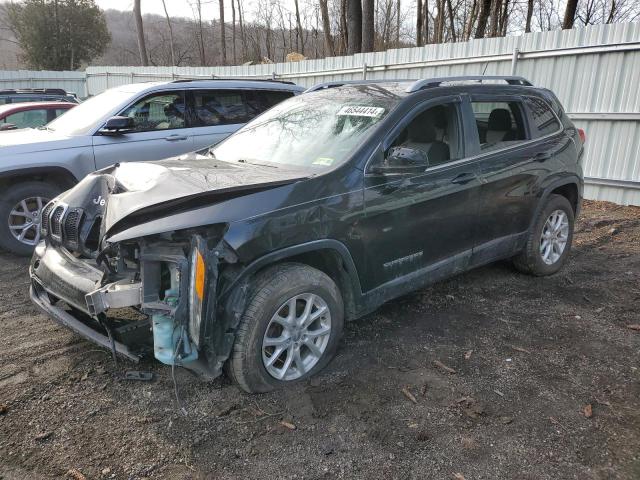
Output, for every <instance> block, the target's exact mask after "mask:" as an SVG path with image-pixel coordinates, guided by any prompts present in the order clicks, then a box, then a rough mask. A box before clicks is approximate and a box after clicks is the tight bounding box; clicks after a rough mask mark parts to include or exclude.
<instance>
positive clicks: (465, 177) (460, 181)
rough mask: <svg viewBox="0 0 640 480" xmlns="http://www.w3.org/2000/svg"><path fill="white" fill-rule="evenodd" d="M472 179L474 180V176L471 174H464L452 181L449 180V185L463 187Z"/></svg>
mask: <svg viewBox="0 0 640 480" xmlns="http://www.w3.org/2000/svg"><path fill="white" fill-rule="evenodd" d="M474 178H476V176H475V175H474V174H473V173H470V172H465V173H461V174H460V175H458V176H457V177H455V178H453V180H451V183H455V184H456V185H464V184H465V183H469V182H470V181H471V180H473V179H474Z"/></svg>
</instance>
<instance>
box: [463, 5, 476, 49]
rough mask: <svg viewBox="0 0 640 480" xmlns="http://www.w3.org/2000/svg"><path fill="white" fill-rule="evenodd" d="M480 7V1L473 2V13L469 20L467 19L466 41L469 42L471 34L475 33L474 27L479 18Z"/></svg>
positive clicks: (470, 13) (470, 14)
mask: <svg viewBox="0 0 640 480" xmlns="http://www.w3.org/2000/svg"><path fill="white" fill-rule="evenodd" d="M479 8H480V6H479V3H478V0H473V3H472V4H471V12H469V18H468V19H467V25H466V27H465V31H464V39H465V40H469V39H470V38H471V34H472V32H473V26H474V25H475V23H476V18H477V17H478V10H479Z"/></svg>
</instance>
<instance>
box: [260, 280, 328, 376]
mask: <svg viewBox="0 0 640 480" xmlns="http://www.w3.org/2000/svg"><path fill="white" fill-rule="evenodd" d="M330 336H331V312H330V311H329V307H328V305H327V302H325V301H324V299H322V297H320V296H319V295H316V294H313V293H303V294H300V295H296V296H294V297H292V298H290V299H289V300H287V301H286V302H284V303H283V304H282V305H281V306H280V307H279V308H278V309H277V310H276V312H275V313H274V314H273V317H271V320H270V322H269V324H268V325H267V329H266V331H265V334H264V338H263V340H262V362H263V364H264V366H265V368H266V370H267V372H268V373H269V374H270V375H271V376H272V377H274V378H276V379H277V380H285V381H288V380H295V379H297V378H300V377H301V376H303V375H304V374H305V373H307V372H308V371H309V370H311V369H312V368H313V367H314V366H315V365H316V364H317V363H318V361H319V360H320V358H321V357H322V355H323V354H324V351H325V350H326V348H327V345H328V344H329V337H330Z"/></svg>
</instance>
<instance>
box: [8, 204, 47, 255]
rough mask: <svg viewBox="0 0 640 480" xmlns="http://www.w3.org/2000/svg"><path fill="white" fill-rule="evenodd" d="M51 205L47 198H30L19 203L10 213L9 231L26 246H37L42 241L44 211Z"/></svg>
mask: <svg viewBox="0 0 640 480" xmlns="http://www.w3.org/2000/svg"><path fill="white" fill-rule="evenodd" d="M47 203H49V199H48V198H45V197H29V198H25V199H24V200H21V201H20V202H18V203H17V204H16V205H14V207H13V208H12V209H11V212H9V219H8V221H9V231H10V232H11V234H12V235H13V236H14V238H15V239H16V240H18V241H19V242H20V243H24V244H25V245H37V244H38V242H39V241H40V222H41V220H42V209H43V208H44V206H45V205H46V204H47Z"/></svg>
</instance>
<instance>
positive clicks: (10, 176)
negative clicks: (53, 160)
mask: <svg viewBox="0 0 640 480" xmlns="http://www.w3.org/2000/svg"><path fill="white" fill-rule="evenodd" d="M23 181H24V182H28V181H41V182H48V183H52V182H53V183H55V184H56V185H58V186H59V187H60V188H62V189H64V190H67V189H69V188H71V187H73V186H74V185H75V184H76V183H78V179H77V178H76V176H75V175H74V174H73V173H71V172H70V171H69V170H67V169H66V168H64V167H54V166H52V167H37V168H23V169H18V170H11V171H8V172H3V173H0V185H1V186H3V187H5V186H7V185H13V184H16V183H19V182H23Z"/></svg>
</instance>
